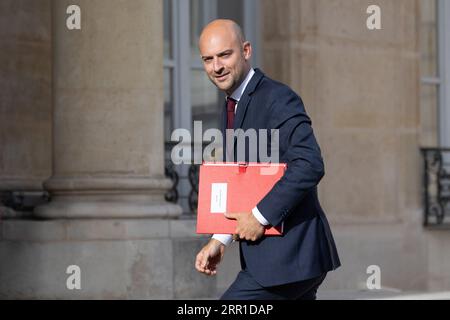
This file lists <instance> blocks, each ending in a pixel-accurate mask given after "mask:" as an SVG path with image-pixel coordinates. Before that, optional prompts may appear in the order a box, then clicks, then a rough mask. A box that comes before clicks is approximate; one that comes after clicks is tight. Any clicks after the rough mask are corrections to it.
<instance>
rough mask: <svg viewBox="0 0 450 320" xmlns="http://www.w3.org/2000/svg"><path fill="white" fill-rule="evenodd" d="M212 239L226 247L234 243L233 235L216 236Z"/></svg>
mask: <svg viewBox="0 0 450 320" xmlns="http://www.w3.org/2000/svg"><path fill="white" fill-rule="evenodd" d="M212 238H213V239H216V240H218V241H220V242H222V243H223V244H224V245H226V246H228V245H229V244H230V243H231V242H233V236H232V235H231V234H215V235H213V236H212Z"/></svg>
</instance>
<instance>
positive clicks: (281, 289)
mask: <svg viewBox="0 0 450 320" xmlns="http://www.w3.org/2000/svg"><path fill="white" fill-rule="evenodd" d="M326 274H327V273H326V272H325V273H324V274H322V275H320V276H318V277H315V278H312V279H307V280H303V281H298V282H293V283H288V284H283V285H279V286H274V287H263V286H261V285H260V284H259V283H258V282H256V281H255V280H254V279H253V278H252V276H251V275H250V273H249V272H248V271H247V270H246V269H244V270H241V271H240V272H239V274H238V275H237V277H236V280H235V281H234V282H233V283H232V284H231V286H230V287H229V288H228V290H227V291H226V292H225V293H224V294H223V295H222V297H221V298H220V299H221V300H315V299H316V293H317V289H318V288H319V286H320V285H321V284H322V282H323V280H324V279H325V277H326Z"/></svg>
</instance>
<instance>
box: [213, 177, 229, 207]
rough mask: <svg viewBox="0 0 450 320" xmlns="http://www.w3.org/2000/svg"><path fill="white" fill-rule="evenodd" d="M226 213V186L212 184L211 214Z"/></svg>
mask: <svg viewBox="0 0 450 320" xmlns="http://www.w3.org/2000/svg"><path fill="white" fill-rule="evenodd" d="M225 212H227V184H226V183H213V184H212V185H211V213H225Z"/></svg>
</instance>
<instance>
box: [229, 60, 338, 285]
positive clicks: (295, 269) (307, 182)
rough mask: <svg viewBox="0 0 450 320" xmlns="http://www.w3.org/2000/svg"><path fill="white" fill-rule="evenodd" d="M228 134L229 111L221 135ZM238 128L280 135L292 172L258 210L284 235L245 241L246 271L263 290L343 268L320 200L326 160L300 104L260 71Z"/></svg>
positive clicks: (285, 160) (242, 244)
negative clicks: (273, 132) (323, 158)
mask: <svg viewBox="0 0 450 320" xmlns="http://www.w3.org/2000/svg"><path fill="white" fill-rule="evenodd" d="M224 128H226V108H224V111H223V113H222V131H223V132H224ZM239 128H240V129H243V130H244V131H245V130H247V129H250V128H253V129H256V130H258V129H278V130H279V162H280V163H287V166H288V168H287V170H286V172H285V174H284V176H283V177H282V178H281V179H280V180H279V181H278V182H277V183H276V184H275V186H274V187H273V188H272V190H271V191H270V192H269V193H268V194H267V195H266V196H265V197H264V198H263V199H262V200H261V201H260V202H259V203H258V204H257V207H258V209H259V211H260V212H261V214H262V215H263V216H264V217H265V218H266V220H267V221H269V222H270V224H271V225H273V226H277V225H279V224H280V223H281V222H284V235H283V236H281V237H278V236H269V237H265V236H264V237H262V238H261V239H260V240H258V241H256V242H251V241H241V242H240V259H241V266H242V268H243V269H244V268H247V269H248V271H249V272H250V274H251V275H252V276H253V278H254V279H255V280H256V281H257V282H258V283H260V284H261V285H262V286H275V285H281V284H286V283H292V282H297V281H301V280H306V279H310V278H314V277H316V276H319V275H321V274H323V273H325V272H327V271H330V270H334V269H336V268H337V267H339V266H340V261H339V257H338V253H337V250H336V246H335V243H334V240H333V236H332V234H331V230H330V227H329V225H328V221H327V219H326V217H325V213H324V211H323V210H322V208H321V206H320V204H319V200H318V196H317V185H318V183H319V181H320V180H321V178H322V177H323V175H324V165H323V160H322V156H321V152H320V148H319V146H318V144H317V142H316V139H315V137H314V134H313V130H312V128H311V120H310V118H309V117H308V115H307V114H306V111H305V108H304V106H303V102H302V100H301V98H300V97H299V96H298V95H297V94H296V93H295V92H294V91H293V90H291V89H290V88H289V87H288V86H286V85H284V84H282V83H279V82H277V81H274V80H272V79H270V78H268V77H266V76H265V75H264V74H263V73H262V72H261V71H260V70H258V69H256V70H255V74H254V75H253V77H252V79H251V80H250V82H249V83H248V85H247V87H246V89H245V91H244V93H243V95H242V97H241V99H240V101H239V104H238V108H237V112H236V115H235V120H234V129H239ZM235 140H236V139H235ZM268 141H269V142H268V143H269V144H270V139H268ZM258 145H259V143H258ZM235 146H236V142H235ZM251 149H252V148H249V146H248V145H247V146H246V148H245V150H246V152H245V161H249V159H250V161H252V160H251V159H253V160H254V159H255V158H254V157H256V159H258V162H259V157H258V155H251V154H250V152H252V150H251ZM257 150H258V148H257ZM268 150H270V146H268ZM253 152H254V151H253ZM224 154H225V152H224ZM236 156H237V155H236V148H235V152H234V159H231V160H233V161H236V160H239V161H241V160H244V159H242V158H240V159H237V158H236ZM243 196H245V195H243Z"/></svg>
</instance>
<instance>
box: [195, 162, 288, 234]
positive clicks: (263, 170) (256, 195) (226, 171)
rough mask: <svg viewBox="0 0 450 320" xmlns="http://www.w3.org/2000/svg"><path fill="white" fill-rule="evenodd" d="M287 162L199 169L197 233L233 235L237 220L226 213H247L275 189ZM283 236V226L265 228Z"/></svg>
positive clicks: (219, 165) (230, 164)
mask: <svg viewBox="0 0 450 320" xmlns="http://www.w3.org/2000/svg"><path fill="white" fill-rule="evenodd" d="M286 167H287V166H286V164H284V163H276V164H275V163H268V164H264V163H229V162H227V163H208V162H205V163H203V164H202V165H201V166H200V175H199V190H198V191H199V192H198V209H197V215H198V216H197V233H202V234H213V233H224V234H234V233H235V230H236V221H235V220H230V219H227V218H226V217H225V216H224V213H225V212H228V213H238V212H248V213H250V214H251V211H252V209H253V208H254V207H255V206H256V205H257V204H258V202H259V201H260V200H261V199H262V198H263V197H264V196H265V195H266V194H267V193H268V192H269V191H270V190H271V189H272V187H273V186H274V185H275V183H276V182H277V181H278V180H279V179H280V178H281V177H282V176H283V174H284V172H285V170H286ZM265 234H266V235H282V234H283V225H282V224H281V225H280V226H276V227H271V226H269V227H266V230H265Z"/></svg>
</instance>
